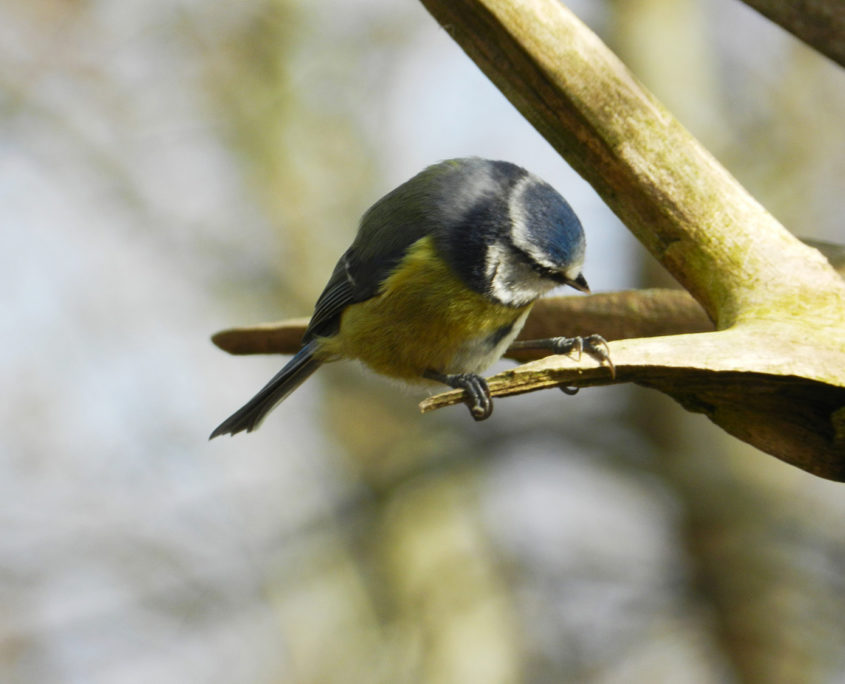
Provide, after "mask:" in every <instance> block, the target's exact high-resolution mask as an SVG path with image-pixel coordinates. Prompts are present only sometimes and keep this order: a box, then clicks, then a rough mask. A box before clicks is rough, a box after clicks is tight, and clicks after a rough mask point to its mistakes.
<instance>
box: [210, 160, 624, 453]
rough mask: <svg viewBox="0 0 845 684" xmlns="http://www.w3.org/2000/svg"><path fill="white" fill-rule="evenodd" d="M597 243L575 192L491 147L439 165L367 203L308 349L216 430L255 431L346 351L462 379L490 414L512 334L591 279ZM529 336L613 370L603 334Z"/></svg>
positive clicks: (402, 375)
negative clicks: (493, 155) (572, 196)
mask: <svg viewBox="0 0 845 684" xmlns="http://www.w3.org/2000/svg"><path fill="white" fill-rule="evenodd" d="M585 246H586V243H585V238H584V230H583V228H582V226H581V222H580V221H579V220H578V217H577V216H576V215H575V212H574V211H573V210H572V208H571V207H570V205H569V204H568V203H567V201H566V200H565V199H564V198H563V197H562V196H561V195H560V194H559V193H558V192H557V191H556V190H555V189H554V188H553V187H552V186H551V185H549V184H548V183H546V182H545V181H543V180H542V179H540V178H538V177H537V176H535V175H533V174H532V173H530V172H528V171H526V170H525V169H524V168H522V167H520V166H518V165H516V164H513V163H510V162H507V161H495V160H489V159H482V158H479V157H464V158H456V159H447V160H445V161H441V162H438V163H435V164H432V165H431V166H428V167H427V168H425V169H423V170H422V171H421V172H419V173H418V174H417V175H415V176H413V177H412V178H411V179H410V180H408V181H406V182H404V183H402V184H401V185H399V186H398V187H396V188H395V189H394V190H392V191H390V192H389V193H388V194H386V195H385V196H384V197H382V198H381V199H380V200H378V201H377V202H376V203H375V204H373V205H372V206H371V207H370V208H369V209H368V210H367V211H366V212H365V213H364V215H363V217H362V218H361V221H360V224H359V227H358V232H357V235H356V236H355V238H354V240H353V242H352V245H351V246H350V247H349V249H347V250H346V252H345V253H344V254H343V255H342V256H341V257H340V259H339V260H338V262H337V265H336V266H335V268H334V271H333V272H332V274H331V277H330V278H329V281H328V283H327V284H326V286H325V289H324V290H323V292H322V294H321V295H320V296H319V298H318V299H317V302H316V304H315V306H314V312H313V315H312V316H311V319H310V322H309V324H308V326H307V328H306V331H305V333H304V335H303V337H302V342H301V348H300V349H299V351H298V352H297V353H296V354H295V355H294V356H293V358H291V359H290V361H289V362H288V363H287V364H286V365H285V366H284V367H283V368H282V369H281V370H280V371H279V372H278V373H277V374H276V375H275V376H274V377H273V378H272V379H271V380H270V381H269V382H268V383H267V384H266V385H265V386H264V387H263V388H262V389H261V390H259V392H258V393H257V394H256V395H255V396H254V397H253V398H252V399H250V400H249V401H248V402H247V403H246V404H245V405H244V406H242V407H241V408H240V409H238V410H237V411H235V412H234V413H233V414H232V415H231V416H229V417H228V418H227V419H226V420H224V421H223V422H222V423H221V424H220V425H219V426H218V427H217V428H216V429H215V430H214V431H213V432H212V433H211V436H210V437H209V439H213V438H215V437H218V436H220V435H224V434H231V435H235V434H237V433H240V432H243V431H246V432H252V431H253V430H255V429H256V428H257V427H258V426H259V425H260V423H261V422H262V420H263V419H264V418H265V417H266V416H267V414H268V413H269V412H270V411H271V410H272V409H273V408H274V407H275V406H276V405H277V404H279V402H281V401H282V400H283V399H285V398H286V397H287V396H288V395H289V394H290V393H291V392H293V391H294V390H295V389H296V388H297V387H299V386H300V385H301V384H302V383H303V382H304V381H305V380H306V379H308V378H309V377H310V376H311V375H312V374H313V373H314V372H315V371H316V370H317V369H318V368H319V367H320V366H321V365H323V364H324V363H328V362H332V361H337V360H340V359H357V360H358V361H360V362H362V363H363V364H364V365H365V366H368V367H369V368H370V369H372V370H374V371H376V372H377V373H380V374H382V375H385V376H388V377H391V378H396V379H399V380H403V381H406V382H410V383H429V384H431V383H443V384H445V385H448V386H450V387H452V388H455V389H463V390H465V403H466V404H467V406H468V407H469V410H470V414H471V416H472V417H473V418H474V419H475V420H479V421H480V420H484V419H486V418H488V417H489V416H490V415H491V413H492V410H493V402H492V399H491V397H490V391H489V388H488V387H487V383H486V381H485V380H484V378H483V377H481V375H480V373H482V372H483V371H484V370H485V369H486V368H487V367H489V366H490V365H491V364H492V363H494V362H495V361H497V360H498V359H499V358H500V357H501V356H502V355H503V354H504V352H505V351H506V350H507V349H508V347H510V346H511V344H512V343H513V341H514V339H515V338H516V336H517V335H518V334H519V332H520V330H521V328H522V326H523V324H524V323H525V320H526V318H527V317H528V314H529V312H530V311H531V307H532V306H533V304H534V302H536V301H537V299H538V298H539V297H540V296H542V295H543V294H545V293H547V292H548V291H549V290H551V289H553V288H555V287H557V286H559V285H568V286H570V287H572V288H574V289H575V290H578V291H581V292H586V293H588V292H589V291H590V288H589V286H588V284H587V281H586V279H585V277H584V275H583V273H582V267H583V263H584V254H585ZM517 344H518V346H519V347H520V348H522V349H526V348H536V349H546V350H549V351H552V352H555V353H569V352H571V351H572V350H573V349H574V350H576V351H577V352H578V353H579V354H580V353H581V351H582V350H586V351H587V352H588V353H590V354H593V355H595V356H596V357H597V358H598V359H599V360H600V361H601V362H602V363H604V364H606V365H608V366H609V368H610V369H611V372H613V364H612V362H611V361H610V356H609V350H608V347H607V343H606V342H605V340H604V339H603V338H602V337H601V336H600V335H589V336H586V337H572V338H566V337H559V338H550V339H547V340H533V341H520V342H519V343H517ZM564 389H566V388H564Z"/></svg>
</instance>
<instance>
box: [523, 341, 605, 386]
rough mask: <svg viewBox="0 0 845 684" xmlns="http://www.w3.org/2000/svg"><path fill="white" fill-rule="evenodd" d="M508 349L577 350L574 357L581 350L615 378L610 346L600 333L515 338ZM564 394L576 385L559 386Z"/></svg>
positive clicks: (567, 352)
mask: <svg viewBox="0 0 845 684" xmlns="http://www.w3.org/2000/svg"><path fill="white" fill-rule="evenodd" d="M510 349H519V350H526V349H528V350H535V349H536V350H548V351H550V352H552V353H553V354H570V353H571V352H572V351H575V352H577V354H576V358H577V359H580V358H581V354H582V352H586V353H587V354H589V355H590V356H592V357H593V358H594V359H596V360H598V362H599V363H600V364H602V365H603V366H607V367H608V369H609V370H610V377H611V378H614V379H615V378H616V367H615V366H614V365H613V361H612V360H611V359H610V348H609V347H608V346H607V340H605V339H604V338H603V337H602V336H601V335H587V336H586V337H549V338H546V339H544V340H517V341H516V342H512V343H511V346H510ZM561 390H563V391H564V392H566V394H576V393H577V392H578V388H577V387H564V386H562V387H561Z"/></svg>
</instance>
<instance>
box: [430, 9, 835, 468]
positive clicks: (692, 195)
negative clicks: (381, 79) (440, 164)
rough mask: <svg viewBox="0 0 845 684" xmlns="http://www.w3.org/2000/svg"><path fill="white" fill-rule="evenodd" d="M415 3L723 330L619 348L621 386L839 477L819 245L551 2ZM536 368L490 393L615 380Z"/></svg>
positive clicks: (831, 314)
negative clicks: (777, 214) (650, 393)
mask: <svg viewBox="0 0 845 684" xmlns="http://www.w3.org/2000/svg"><path fill="white" fill-rule="evenodd" d="M421 1H422V3H423V4H424V5H425V6H426V7H427V8H428V10H429V11H430V12H431V13H432V14H433V15H434V17H435V18H436V19H437V20H438V21H439V22H440V23H441V24H442V25H443V26H444V27H445V28H446V29H447V30H448V32H449V33H450V35H451V36H452V37H453V38H454V39H455V40H456V41H457V42H458V43H459V45H460V46H461V47H462V48H463V49H464V51H465V52H466V53H467V54H468V55H469V56H470V57H471V58H472V59H473V60H474V61H475V62H476V63H477V64H478V66H479V67H480V68H481V69H482V71H484V73H485V74H487V76H488V77H489V78H490V79H491V80H492V81H493V83H494V84H495V85H496V86H497V87H498V88H499V89H500V90H502V92H503V93H504V94H505V95H506V96H507V97H508V98H509V99H510V100H511V102H513V104H514V105H515V106H516V107H517V108H518V109H519V110H520V112H522V114H523V115H524V116H525V117H526V118H527V119H528V120H529V121H530V122H531V123H532V124H534V126H535V127H536V128H537V129H538V130H539V131H540V133H542V134H543V135H544V136H545V137H546V139H547V140H548V141H549V142H550V143H551V144H552V145H553V146H554V147H555V148H556V149H557V150H558V151H559V152H560V153H561V155H562V156H563V157H565V158H566V159H567V161H568V162H569V163H570V164H571V165H572V166H573V168H575V169H576V170H577V171H578V172H579V173H580V174H581V175H582V176H583V177H584V178H585V179H586V180H587V181H589V182H590V183H591V185H593V187H594V188H595V189H596V190H597V191H598V192H599V194H600V195H601V196H602V197H603V199H604V200H605V202H606V203H607V204H608V206H610V208H611V209H612V210H613V211H614V212H615V213H616V214H617V215H618V216H619V217H620V218H621V219H622V221H623V222H624V223H625V224H626V225H627V226H628V228H629V229H630V230H631V231H632V232H633V233H634V235H635V236H636V237H637V238H638V239H639V240H640V241H641V242H642V243H643V244H644V245H645V246H646V248H647V249H648V250H649V251H650V252H651V253H652V254H653V255H654V257H655V258H657V259H658V260H659V261H660V262H661V263H662V264H663V265H664V266H665V267H666V268H667V269H668V270H669V272H670V273H672V275H673V276H675V278H676V279H677V280H678V281H679V282H680V283H681V284H682V285H683V286H684V287H685V288H686V289H687V290H688V291H689V292H690V294H692V296H693V297H694V298H695V299H696V300H697V301H698V302H699V303H700V304H701V306H702V307H703V308H704V310H705V311H706V312H707V314H708V315H709V317H710V319H711V320H713V321H715V323H716V328H717V331H716V332H711V333H699V334H697V335H685V336H678V337H660V338H650V339H639V340H626V341H625V342H614V343H612V344H611V353H612V356H613V360H614V363H615V364H616V367H617V380H618V381H625V380H629V381H634V382H639V383H641V384H646V385H649V386H652V387H655V388H657V389H660V390H662V391H664V392H666V393H667V394H669V395H671V396H673V397H675V398H677V399H679V400H680V401H681V403H682V404H683V405H684V406H685V407H686V408H688V409H690V410H697V411H703V412H705V413H706V414H707V415H708V416H709V417H710V418H711V419H712V420H713V421H714V422H716V423H717V424H718V425H720V426H722V427H723V428H724V429H725V430H727V431H728V432H730V433H731V434H734V435H736V436H738V437H740V438H741V439H744V440H746V441H748V442H750V443H752V444H754V445H756V446H758V447H759V448H761V449H763V450H765V451H767V452H768V453H771V454H774V455H776V456H778V457H779V458H782V459H783V460H785V461H787V462H790V463H793V464H795V465H797V466H799V467H801V468H804V469H805V470H808V471H809V472H813V473H815V474H817V475H821V476H823V477H829V478H832V479H845V436H843V435H845V428H843V426H845V287H843V283H842V281H841V280H840V279H839V277H838V276H837V274H836V272H835V271H834V270H833V269H832V268H831V267H830V265H829V264H828V263H827V262H826V261H825V260H824V258H823V257H822V256H821V254H819V252H818V251H816V250H814V249H812V248H810V247H808V246H806V245H803V244H802V243H801V242H800V241H798V240H797V239H795V238H794V237H793V236H792V235H791V234H790V233H789V232H788V231H787V230H786V229H784V228H783V226H781V225H780V224H779V223H778V222H777V221H776V220H775V219H774V218H773V217H772V216H771V215H770V214H769V213H768V212H766V211H765V209H764V208H763V207H761V206H760V205H759V204H758V203H757V202H756V201H755V200H754V199H753V198H752V197H751V196H750V195H749V194H748V193H747V192H746V191H745V190H744V189H743V188H742V187H741V186H740V184H739V183H738V182H737V181H736V180H735V179H734V178H733V177H732V176H731V175H730V174H729V173H728V172H727V171H726V170H725V169H724V168H722V167H721V166H720V165H719V164H718V162H717V161H716V160H715V159H714V158H713V157H712V156H711V155H710V154H709V153H708V152H707V151H706V150H705V149H704V148H703V147H702V146H701V145H700V144H699V143H698V142H697V141H696V140H695V139H694V138H693V137H692V136H691V135H690V134H689V133H688V132H687V131H686V130H685V129H684V128H683V127H682V126H681V125H680V124H679V123H678V122H677V121H676V120H675V119H674V118H673V117H672V116H671V115H670V114H669V112H667V111H666V110H665V108H664V107H663V106H662V105H661V104H660V103H659V102H658V101H657V100H656V99H655V98H654V97H653V96H652V95H651V94H650V93H648V92H647V91H646V90H645V89H644V88H643V87H642V86H641V85H640V84H639V83H638V82H637V81H636V79H635V78H634V77H633V76H632V75H631V74H630V72H628V70H627V69H626V68H625V66H624V65H623V64H622V63H621V62H620V61H619V60H618V59H617V58H616V57H615V56H614V55H613V54H612V53H611V52H610V50H608V48H607V47H606V46H605V45H603V44H602V42H601V41H600V40H599V39H598V38H597V37H596V36H595V35H594V34H593V33H592V32H590V30H589V29H588V28H587V27H586V26H584V25H583V24H582V23H581V22H580V21H578V19H577V18H576V17H575V16H574V15H573V14H572V13H571V12H569V10H567V9H566V8H565V7H564V6H563V5H562V4H560V3H559V2H558V1H557V0H421ZM590 332H592V331H590ZM539 363H542V364H543V366H542V378H541V379H539V380H538V376H536V375H535V374H534V373H535V371H537V368H536V367H535V366H533V365H532V364H529V365H528V371H525V372H527V373H528V376H526V375H525V374H524V373H523V371H520V370H519V369H515V370H514V371H509V372H508V373H506V374H500V375H498V376H495V377H494V378H492V379H491V383H492V384H491V389H493V388H495V390H494V392H495V393H500V394H506V393H510V392H511V391H513V392H523V391H529V390H530V389H535V388H539V387H540V386H548V385H553V384H573V383H574V384H590V383H596V382H607V381H609V377H606V376H605V377H604V380H602V379H601V378H600V376H598V375H596V373H600V372H601V371H600V370H599V369H597V368H596V367H595V364H593V363H592V362H591V361H588V360H582V361H581V362H580V363H579V364H577V365H576V366H575V367H573V362H572V361H571V360H570V359H567V358H565V357H550V358H549V359H547V360H544V361H542V362H539ZM526 377H528V378H529V380H530V381H529V382H526ZM537 383H539V384H537ZM459 399H460V395H458V394H457V393H447V394H446V395H444V396H443V400H444V401H448V402H453V401H458V400H459ZM441 403H442V402H441V399H440V398H439V397H435V398H433V399H431V400H428V401H427V402H424V404H423V408H424V410H425V409H428V408H430V407H432V406H435V405H440V404H441ZM799 409H800V410H799ZM810 435H812V436H813V438H812V439H811V438H810ZM808 445H811V446H808Z"/></svg>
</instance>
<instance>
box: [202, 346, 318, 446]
mask: <svg viewBox="0 0 845 684" xmlns="http://www.w3.org/2000/svg"><path fill="white" fill-rule="evenodd" d="M315 348H316V343H315V342H314V341H312V342H309V343H308V344H306V345H305V346H304V347H303V348H302V349H300V350H299V351H298V352H297V354H296V356H294V357H293V358H292V359H291V360H290V361H288V362H287V364H286V365H285V367H284V368H282V370H280V371H279V372H278V373H276V375H275V376H273V379H272V380H270V382H268V383H267V384H266V385H264V387H263V388H262V389H261V390H260V391H259V392H258V394H256V395H255V396H254V397H253V398H252V399H250V400H249V401H248V402H247V403H246V404H244V405H243V406H242V407H241V408H239V409H238V410H237V411H235V412H234V413H233V414H232V415H231V416H229V417H228V418H227V419H226V420H224V421H223V422H222V423H220V425H218V426H217V428H215V430H214V432H212V433H211V436H210V437H209V439H214V438H215V437H218V436H220V435H226V434H229V435H236V434H238V433H239V432H243V431H244V430H246V431H247V432H252V431H253V430H255V428H257V427H258V426H259V425H260V424H261V421H262V420H264V417H265V416H266V415H267V414H268V413H270V411H272V410H273V408H274V407H275V406H276V404H278V403H279V402H280V401H281V400H282V399H284V398H285V397H286V396H288V395H289V394H290V393H291V392H293V391H294V390H295V389H296V388H297V387H299V386H300V385H301V384H302V383H303V382H305V381H306V380H307V379H308V378H309V377H310V376H311V374H312V373H313V372H314V371H315V370H317V369H318V368H319V367H320V366H321V365H322V361H319V360H317V359H315V358H314V350H315Z"/></svg>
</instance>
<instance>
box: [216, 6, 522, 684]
mask: <svg viewBox="0 0 845 684" xmlns="http://www.w3.org/2000/svg"><path fill="white" fill-rule="evenodd" d="M310 9H311V8H310V6H309V5H308V4H307V3H301V2H297V1H295V0H264V2H261V3H258V4H257V6H256V7H253V8H252V9H251V10H250V11H249V12H247V13H246V21H245V22H244V23H243V24H242V25H240V26H235V27H233V31H232V34H231V35H230V36H229V37H228V39H227V40H226V41H225V43H224V45H223V46H222V48H223V49H221V46H215V47H214V49H213V50H210V52H209V58H210V66H209V78H208V83H209V88H210V89H211V92H212V93H213V94H214V96H215V101H216V102H217V103H218V105H219V106H220V109H221V111H222V112H223V114H224V117H225V120H226V121H227V122H228V124H227V125H228V131H229V140H230V143H231V144H232V147H233V149H234V150H236V151H237V152H238V153H239V155H240V158H241V160H242V165H243V170H244V175H245V178H246V182H247V183H248V185H249V186H250V187H251V188H253V189H254V192H255V195H256V197H257V199H258V202H259V206H260V207H261V208H262V210H263V212H264V213H265V214H266V217H267V221H268V222H269V223H270V225H272V226H274V227H277V228H278V230H279V244H280V247H279V250H278V255H271V256H270V259H272V261H271V262H268V264H267V265H266V270H264V272H265V273H280V274H281V278H282V279H281V281H280V282H278V283H276V286H275V287H274V288H273V290H272V291H271V293H270V294H271V296H272V298H273V300H274V301H273V302H272V303H271V304H270V305H269V310H270V311H272V312H273V314H272V316H273V317H276V316H278V315H284V313H285V309H288V310H289V312H290V313H293V312H296V313H297V314H300V313H301V312H303V311H308V310H309V309H310V307H311V306H312V305H313V301H314V300H315V298H316V294H317V293H319V291H320V289H321V287H322V285H323V284H324V282H323V280H324V279H325V278H326V277H327V275H328V274H329V273H330V272H331V269H332V267H333V266H334V263H335V261H336V260H337V258H338V256H339V255H340V254H342V252H343V250H344V249H345V248H346V246H347V245H348V243H349V241H350V239H351V236H352V235H353V234H354V231H355V229H356V224H357V216H359V215H360V214H361V210H362V208H363V206H364V205H365V203H366V200H365V199H363V198H369V197H372V196H373V194H374V193H373V190H372V185H373V184H372V182H371V181H372V178H373V174H372V173H367V168H366V160H367V159H369V158H371V157H372V155H370V154H368V153H367V151H366V150H364V149H362V146H361V141H362V140H365V139H366V136H365V135H364V134H363V132H362V131H361V130H358V129H356V128H355V124H356V123H357V124H361V123H362V122H360V121H359V120H358V119H357V118H356V117H355V116H354V115H353V114H352V113H350V112H346V111H342V110H341V111H338V112H334V111H332V110H331V109H330V108H327V109H319V108H313V107H312V106H309V104H308V101H307V97H308V96H309V95H313V94H312V93H310V92H309V90H308V89H307V88H303V87H300V86H301V83H300V82H298V81H297V76H296V74H295V73H292V72H291V69H292V68H293V66H292V65H294V64H295V63H296V50H297V37H298V35H300V34H302V33H305V34H308V35H311V36H316V35H318V34H320V31H321V29H320V27H317V28H315V29H314V30H313V31H312V30H311V29H310V27H309V22H310V21H313V20H314V19H313V17H312V16H311V15H310V14H309V11H310ZM373 30H374V32H375V33H378V27H374V29H373ZM381 35H382V36H383V37H384V36H388V35H390V34H389V33H382V34H381ZM370 38H372V37H370ZM365 39H366V36H365V37H362V38H361V40H365ZM344 47H345V48H346V49H350V46H344ZM363 48H364V44H363V43H362V44H359V45H358V46H352V47H351V49H352V50H356V49H357V50H363ZM338 49H339V46H329V47H326V50H328V51H329V52H330V53H331V51H332V50H338ZM309 50H313V51H316V50H317V46H316V45H314V44H311V45H309ZM352 61H354V60H352ZM294 85H296V87H294ZM322 87H325V84H323V86H322ZM342 169H349V170H354V171H352V172H344V171H342ZM339 170H341V171H339ZM281 255H284V256H283V257H282V256H281ZM280 264H295V265H296V266H295V268H293V269H284V268H281V267H280ZM280 304H281V306H280ZM320 381H321V382H322V383H323V385H324V387H325V395H326V396H325V398H324V400H323V402H322V406H323V408H324V415H323V416H322V421H321V424H322V426H323V429H324V430H325V431H326V432H327V434H329V435H330V437H329V439H330V440H332V441H333V442H334V443H335V444H337V445H340V447H341V450H342V451H344V452H345V454H346V457H347V459H348V460H347V462H346V463H345V464H334V465H335V466H341V469H343V466H344V465H345V466H346V467H347V469H348V470H347V471H346V472H345V475H346V476H347V477H348V482H347V483H345V484H346V485H347V486H346V487H345V488H341V490H340V491H327V492H326V493H325V505H326V507H327V509H328V511H329V513H328V514H327V515H326V516H325V517H323V518H322V519H318V520H315V521H314V523H313V532H306V533H303V535H304V536H307V537H313V538H314V541H311V542H309V544H316V545H318V547H319V550H318V551H317V552H315V554H314V555H313V556H310V557H309V558H310V560H309V561H307V565H306V567H305V568H303V569H302V571H303V572H304V574H305V575H306V576H307V580H305V581H302V582H292V581H291V579H290V577H289V576H288V574H287V573H284V572H283V573H280V574H279V575H278V576H273V577H269V578H268V585H269V593H270V595H271V596H272V598H273V605H274V606H275V608H276V611H277V614H278V616H279V621H280V625H281V629H282V632H283V636H284V641H285V647H286V649H287V650H288V652H289V654H290V660H291V663H292V667H291V671H292V673H293V676H292V679H291V681H296V682H298V683H300V682H302V683H305V682H320V683H325V682H343V683H344V684H347V683H348V684H354V683H355V682H361V683H362V684H363V683H364V682H366V683H368V684H369V682H374V681H383V682H403V681H406V682H418V683H423V682H431V684H448V683H450V682H454V683H455V684H462V683H463V682H471V681H483V682H490V683H491V684H493V683H497V682H500V683H502V684H507V683H509V682H516V681H518V680H519V677H518V669H519V659H518V657H517V651H516V645H517V642H518V640H517V639H516V638H515V637H514V634H513V632H512V629H513V621H512V617H511V614H510V610H509V607H508V601H509V599H508V594H507V592H506V591H505V590H504V587H503V586H502V585H503V582H502V580H501V578H500V577H499V576H498V572H499V569H498V567H497V564H496V562H495V557H494V556H493V555H492V553H491V552H490V550H489V549H487V548H486V545H485V543H484V541H483V540H484V535H483V533H482V531H481V529H480V526H479V525H478V524H477V522H476V521H475V515H476V506H475V502H474V499H473V497H472V496H470V495H468V492H470V491H471V478H470V477H468V476H466V475H465V474H459V473H456V472H455V471H454V470H453V469H452V468H449V467H445V468H443V469H442V470H440V471H439V472H438V473H437V474H436V475H434V476H431V477H428V476H425V475H424V471H425V470H426V464H429V465H430V464H431V463H432V462H435V461H437V460H438V457H439V456H445V458H446V460H448V459H449V456H448V454H449V453H453V454H454V453H461V452H462V451H463V450H464V449H465V448H466V444H463V445H461V444H455V443H453V444H452V445H451V447H452V448H451V449H450V450H444V447H443V441H442V437H441V439H432V438H429V437H427V436H426V434H427V433H428V432H429V431H431V429H432V428H431V423H430V422H429V423H427V424H426V425H425V426H423V425H421V424H420V420H419V415H418V413H417V411H416V410H415V407H414V404H413V402H407V404H406V405H405V409H406V410H405V411H404V412H401V411H397V404H396V401H395V397H394V396H393V392H394V391H395V389H394V388H388V390H387V392H388V393H390V398H387V397H386V394H385V386H384V383H380V382H379V381H378V380H374V379H372V378H369V377H367V376H365V375H364V374H362V373H361V372H360V370H359V369H358V368H355V367H354V366H351V365H349V366H346V367H332V368H327V369H325V371H324V372H322V373H321V374H320ZM327 466H328V464H327ZM447 466H448V464H447ZM417 475H419V476H420V477H418V478H417V477H416V476H417ZM461 483H463V485H464V486H463V487H459V484H461ZM346 498H349V499H350V500H351V503H349V502H347V503H344V499H346ZM332 510H334V511H335V514H332V513H331V511H332ZM327 598H330V599H331V600H326V599H327ZM491 654H495V657H492V655H491Z"/></svg>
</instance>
